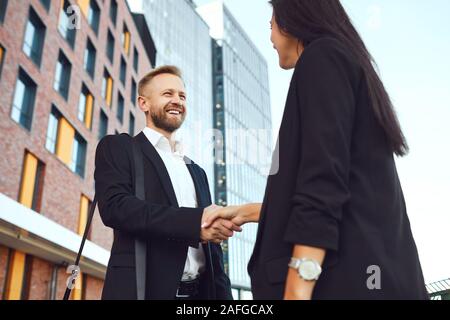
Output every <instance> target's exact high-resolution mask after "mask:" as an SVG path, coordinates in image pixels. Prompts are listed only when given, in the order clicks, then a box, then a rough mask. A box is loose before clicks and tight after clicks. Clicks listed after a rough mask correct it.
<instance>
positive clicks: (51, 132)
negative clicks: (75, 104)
mask: <svg viewBox="0 0 450 320" xmlns="http://www.w3.org/2000/svg"><path fill="white" fill-rule="evenodd" d="M60 118H61V114H60V113H59V111H58V110H57V109H56V108H55V107H52V111H51V113H50V117H49V119H48V126H47V138H46V141H45V148H46V149H47V150H48V151H50V152H51V153H56V139H57V138H58V123H59V119H60Z"/></svg>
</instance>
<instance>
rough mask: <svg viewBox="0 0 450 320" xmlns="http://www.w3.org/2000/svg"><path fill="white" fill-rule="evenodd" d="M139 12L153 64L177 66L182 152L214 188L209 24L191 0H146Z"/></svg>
mask: <svg viewBox="0 0 450 320" xmlns="http://www.w3.org/2000/svg"><path fill="white" fill-rule="evenodd" d="M140 5H141V7H140V8H139V7H138V8H136V7H134V8H133V9H134V10H138V11H141V12H142V13H143V14H144V15H145V17H146V20H147V22H148V25H149V29H150V30H152V37H153V40H154V42H155V45H156V48H157V51H158V53H157V56H156V67H158V66H161V65H166V64H170V65H176V66H178V67H179V68H180V69H181V71H182V73H183V78H184V81H185V85H186V90H187V99H188V108H187V110H188V114H187V117H186V121H185V123H184V124H183V126H182V127H181V129H180V130H179V135H180V137H181V138H182V140H183V142H184V146H185V153H186V155H187V156H189V157H190V158H191V159H192V160H194V161H195V162H196V163H198V164H199V165H200V166H201V167H203V169H205V171H206V173H207V175H208V179H209V184H210V187H211V190H213V189H214V182H213V181H214V167H213V166H214V164H213V161H212V154H213V144H212V142H211V136H212V123H213V121H212V119H213V118H212V106H213V100H212V90H213V89H212V82H211V74H212V67H211V65H212V56H211V38H210V36H209V27H208V25H207V24H206V23H205V22H204V21H203V19H202V18H201V17H200V15H199V14H198V13H197V12H196V10H195V4H194V3H193V2H192V0H146V1H142V3H141V4H140Z"/></svg>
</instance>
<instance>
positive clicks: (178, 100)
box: [172, 96, 183, 106]
mask: <svg viewBox="0 0 450 320" xmlns="http://www.w3.org/2000/svg"><path fill="white" fill-rule="evenodd" d="M172 103H173V104H176V105H177V106H183V101H182V100H181V98H180V97H179V96H174V97H173V99H172Z"/></svg>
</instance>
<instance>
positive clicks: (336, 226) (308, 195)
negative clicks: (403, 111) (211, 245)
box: [204, 0, 428, 299]
mask: <svg viewBox="0 0 450 320" xmlns="http://www.w3.org/2000/svg"><path fill="white" fill-rule="evenodd" d="M270 3H271V4H272V6H273V17H272V21H271V27H272V35H271V41H272V42H273V45H274V48H275V49H276V50H277V52H278V55H279V64H280V66H281V68H283V69H292V68H295V71H294V74H293V77H292V81H291V85H290V88H289V93H288V98H287V102H286V106H285V110H284V116H283V120H282V124H281V128H280V132H279V138H278V143H277V150H276V152H278V154H279V170H278V172H277V173H276V174H275V175H272V176H270V177H269V179H268V182H267V186H266V192H265V196H264V200H263V203H262V206H261V205H260V204H249V205H244V206H233V207H228V208H223V209H221V210H219V211H217V214H216V216H217V217H219V216H220V217H224V218H228V219H233V221H234V222H236V223H237V224H239V225H241V224H244V223H246V222H251V221H253V222H256V221H259V229H258V235H257V240H256V245H255V248H254V252H253V255H252V258H251V260H250V263H249V266H248V271H249V274H250V277H251V282H252V291H253V295H254V298H255V299H282V298H284V299H427V297H428V296H427V292H426V289H425V285H424V279H423V275H422V270H421V266H420V262H419V259H418V254H417V249H416V246H415V243H414V239H413V236H412V234H411V229H410V224H409V220H408V217H407V214H406V207H405V202H404V198H403V193H402V189H401V186H400V182H399V178H398V175H397V171H396V167H395V162H394V157H393V155H394V154H395V155H397V156H404V155H405V154H406V153H407V151H408V146H407V143H406V141H405V138H404V136H403V133H402V131H401V129H400V126H399V123H398V121H397V118H396V115H395V112H394V110H393V107H392V104H391V101H390V99H389V96H388V94H387V92H386V90H385V88H384V86H383V84H382V82H381V80H380V78H379V77H378V75H377V73H376V72H375V70H374V67H373V64H372V57H371V56H370V54H369V52H368V51H367V49H366V47H365V45H364V43H363V41H362V39H361V38H360V36H359V35H358V33H357V31H356V30H355V28H354V27H353V25H352V23H351V21H350V19H349V17H348V15H347V14H346V12H345V10H344V8H343V7H342V5H341V4H340V2H339V1H338V0H273V1H271V2H270ZM274 159H275V157H274ZM209 222H210V221H208V223H206V224H205V225H204V227H207V226H208V224H209ZM291 258H294V259H291ZM288 265H289V266H288Z"/></svg>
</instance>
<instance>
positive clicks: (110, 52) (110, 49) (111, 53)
mask: <svg viewBox="0 0 450 320" xmlns="http://www.w3.org/2000/svg"><path fill="white" fill-rule="evenodd" d="M114 46H115V40H114V36H113V35H112V33H111V31H109V30H108V42H107V45H106V55H107V56H108V58H109V61H111V64H113V63H114Z"/></svg>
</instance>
